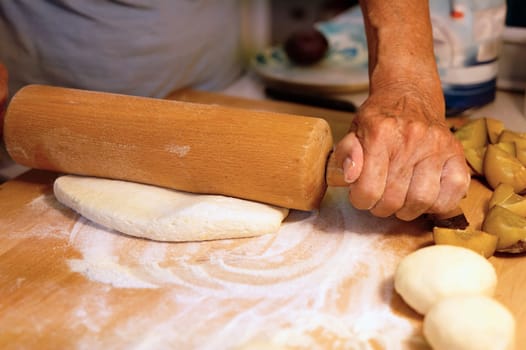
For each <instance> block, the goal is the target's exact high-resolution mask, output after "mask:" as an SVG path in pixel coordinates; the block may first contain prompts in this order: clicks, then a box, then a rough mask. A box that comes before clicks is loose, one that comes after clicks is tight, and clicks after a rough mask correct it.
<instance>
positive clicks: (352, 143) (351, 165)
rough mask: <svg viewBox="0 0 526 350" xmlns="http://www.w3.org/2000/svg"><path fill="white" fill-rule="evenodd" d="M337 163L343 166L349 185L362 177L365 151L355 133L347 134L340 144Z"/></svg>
mask: <svg viewBox="0 0 526 350" xmlns="http://www.w3.org/2000/svg"><path fill="white" fill-rule="evenodd" d="M336 161H337V164H339V165H341V167H342V169H343V174H344V178H345V181H346V182H347V183H353V182H355V181H356V180H357V179H358V177H360V174H361V172H362V167H363V149H362V145H361V143H360V140H358V138H357V137H356V134H355V133H354V132H351V133H349V134H347V135H346V136H345V137H344V138H343V139H342V140H341V141H340V142H339V143H338V145H337V147H336Z"/></svg>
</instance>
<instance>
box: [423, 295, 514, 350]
mask: <svg viewBox="0 0 526 350" xmlns="http://www.w3.org/2000/svg"><path fill="white" fill-rule="evenodd" d="M515 327H516V325H515V319H514V318H513V315H512V314H511V313H510V312H509V311H508V309H506V308H505V307H504V306H503V305H501V304H500V303H499V302H497V301H496V300H494V299H492V298H490V297H487V296H481V295H477V296H473V295H471V296H465V295H464V296H455V297H449V298H446V299H443V300H442V301H440V302H438V303H437V304H435V305H434V306H433V307H432V308H431V309H430V310H429V312H428V313H427V315H426V316H425V318H424V336H425V338H426V339H427V341H428V342H429V344H430V345H431V347H432V348H433V349H435V350H507V349H509V350H511V349H513V348H514V342H515Z"/></svg>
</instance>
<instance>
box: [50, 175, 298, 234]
mask: <svg viewBox="0 0 526 350" xmlns="http://www.w3.org/2000/svg"><path fill="white" fill-rule="evenodd" d="M53 190H54V193H55V197H56V198H57V199H58V201H59V202H60V203H62V204H64V205H65V206H67V207H69V208H71V209H73V210H75V211H76V212H78V213H79V214H81V215H82V216H84V217H85V218H87V219H89V220H91V221H93V222H95V223H98V224H100V225H103V226H106V227H108V228H111V229H114V230H117V231H120V232H122V233H125V234H128V235H131V236H136V237H143V238H148V239H152V240H158V241H172V242H182V241H204V240H212V239H227V238H241V237H251V236H257V235H262V234H266V233H273V232H276V231H277V230H278V229H279V227H280V225H281V222H282V221H283V219H284V218H285V217H286V216H287V215H288V212H289V210H288V209H286V208H279V207H275V206H271V205H267V204H262V203H257V202H252V201H247V200H242V199H237V198H231V197H226V196H218V195H199V194H192V193H186V192H180V191H175V190H169V189H165V188H160V187H156V186H150V185H143V184H138V183H133V182H126V181H119V180H110V179H102V178H94V177H82V176H73V175H66V176H61V177H59V178H57V179H56V180H55V183H54V187H53Z"/></svg>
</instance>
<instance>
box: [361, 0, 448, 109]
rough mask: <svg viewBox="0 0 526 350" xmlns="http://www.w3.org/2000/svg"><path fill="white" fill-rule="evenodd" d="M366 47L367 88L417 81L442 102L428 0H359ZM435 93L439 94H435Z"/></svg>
mask: <svg viewBox="0 0 526 350" xmlns="http://www.w3.org/2000/svg"><path fill="white" fill-rule="evenodd" d="M360 6H361V8H362V12H363V15H364V21H365V28H366V33H367V42H368V49H369V76H370V89H371V92H374V90H375V89H378V88H382V87H384V86H392V85H393V84H394V85H396V86H397V87H398V88H402V87H403V85H404V84H411V85H417V87H418V88H419V89H421V90H422V92H423V93H424V94H428V95H430V96H428V98H432V99H434V100H437V101H436V103H437V104H438V103H443V101H442V100H440V99H441V98H443V97H442V93H441V87H440V79H439V76H438V71H437V68H436V62H435V56H434V51H433V35H432V27H431V19H430V15H429V4H428V1H427V0H392V1H385V0H360ZM435 95H438V96H435Z"/></svg>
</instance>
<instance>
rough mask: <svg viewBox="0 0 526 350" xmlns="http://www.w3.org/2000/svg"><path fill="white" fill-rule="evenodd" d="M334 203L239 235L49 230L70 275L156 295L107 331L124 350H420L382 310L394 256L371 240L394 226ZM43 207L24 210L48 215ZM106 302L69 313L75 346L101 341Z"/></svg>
mask: <svg viewBox="0 0 526 350" xmlns="http://www.w3.org/2000/svg"><path fill="white" fill-rule="evenodd" d="M346 197H347V194H346V191H345V189H329V191H328V193H327V195H326V197H325V199H324V203H323V205H322V210H321V211H320V212H312V213H305V212H298V211H292V212H291V214H290V215H289V217H288V218H287V219H286V220H285V222H284V224H283V226H282V228H281V230H280V231H279V232H278V233H277V234H274V235H271V234H269V235H264V236H260V237H255V238H250V239H236V240H220V241H210V242H189V243H175V244H174V243H165V242H154V241H149V240H143V239H137V238H133V237H128V236H126V235H123V234H120V233H118V232H115V231H110V230H107V229H105V228H104V227H101V226H99V225H97V224H94V223H92V222H90V221H88V220H86V219H84V218H82V217H78V218H77V219H76V222H75V224H74V225H73V226H72V227H70V229H69V231H68V232H62V233H61V234H63V236H64V239H65V240H68V241H69V244H70V245H71V246H72V247H74V248H75V249H76V250H77V251H78V252H79V253H80V256H79V257H78V258H74V259H69V260H67V264H68V266H69V268H70V269H71V270H72V271H74V272H77V273H80V274H82V275H83V276H85V277H86V278H87V279H89V280H91V281H93V282H95V283H96V284H99V285H100V286H105V288H107V290H110V291H111V290H114V289H115V288H116V289H126V290H130V291H134V290H151V291H152V292H154V291H156V293H158V294H156V295H159V297H158V299H156V300H155V302H153V301H152V302H151V303H149V304H148V306H147V307H145V308H144V310H142V311H140V312H138V313H136V314H134V315H131V317H129V318H128V319H127V320H126V321H122V322H120V323H119V324H118V325H113V326H114V327H115V326H116V327H117V328H116V330H115V332H118V334H117V335H116V336H118V337H119V339H131V338H133V339H134V342H133V343H130V344H128V345H131V347H133V348H134V349H150V348H200V349H218V348H222V349H252V348H254V349H257V348H269V347H273V348H300V349H323V348H327V346H329V347H330V348H333V349H378V348H385V349H405V348H407V344H409V343H410V344H413V345H414V344H417V345H418V346H417V347H416V348H420V345H422V344H423V341H422V339H421V337H420V336H418V335H415V329H414V328H415V326H414V325H413V324H412V323H411V322H410V321H409V320H408V319H406V318H403V317H401V316H399V315H397V314H396V313H395V312H393V310H392V308H391V305H390V302H391V298H392V297H393V293H394V292H393V288H392V285H391V284H392V283H391V282H390V280H391V279H392V276H393V274H394V269H395V267H396V264H397V262H398V261H399V259H400V258H401V256H402V255H403V254H405V253H406V251H404V250H403V249H402V250H400V249H397V248H396V247H393V248H392V249H390V243H389V242H385V239H386V238H385V235H384V234H383V233H385V232H389V231H393V230H395V232H399V233H403V232H404V228H405V227H406V226H404V224H403V223H400V222H399V221H396V220H385V219H377V218H374V217H372V216H370V215H367V214H365V213H361V212H358V211H356V210H353V209H352V208H351V207H350V206H349V204H348V203H347V200H346ZM51 203H52V201H51V200H50V198H49V196H46V198H40V199H39V198H37V199H36V200H35V201H34V203H31V204H30V205H31V206H34V207H41V206H47V209H48V214H47V215H53V214H52V212H53V211H57V210H56V209H55V208H52V209H53V210H49V209H50V205H52V204H51ZM55 205H58V204H55ZM61 210H62V211H64V210H65V209H64V208H62V209H61ZM58 211H60V210H58ZM62 215H63V214H62ZM397 230H398V231H397ZM399 239H406V240H409V239H410V238H408V237H405V238H403V237H401V238H399ZM406 249H410V248H406ZM106 294H107V293H101V295H100V296H98V299H97V300H98V301H97V302H96V303H93V302H92V301H91V302H90V303H85V304H81V305H80V306H79V307H78V308H76V309H75V310H73V311H72V313H73V315H72V317H77V318H79V319H80V320H81V321H80V322H81V323H82V324H83V325H84V326H85V327H86V329H87V330H88V331H89V332H91V334H87V335H86V336H85V337H83V338H81V339H79V344H82V346H80V345H79V347H80V348H99V347H107V346H109V345H111V344H110V343H105V341H104V338H103V337H97V336H94V334H96V333H97V332H99V331H100V330H101V329H102V328H101V327H102V325H103V324H104V323H105V322H106V321H107V320H108V319H109V318H110V316H111V309H112V307H115V306H112V305H113V304H112V302H110V300H107V299H106V298H107V297H106ZM84 297H86V298H87V296H84ZM89 305H91V306H89ZM88 306H89V307H88ZM154 316H155V317H154ZM117 329H118V330H117ZM138 335H140V336H138ZM133 336H135V337H133ZM130 337H131V338H130ZM424 348H425V347H424Z"/></svg>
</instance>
